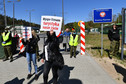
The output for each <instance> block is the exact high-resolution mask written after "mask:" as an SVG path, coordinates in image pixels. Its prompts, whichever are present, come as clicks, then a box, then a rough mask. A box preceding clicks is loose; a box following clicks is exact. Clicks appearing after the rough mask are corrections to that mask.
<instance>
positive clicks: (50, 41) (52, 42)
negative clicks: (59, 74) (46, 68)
mask: <svg viewBox="0 0 126 84" xmlns="http://www.w3.org/2000/svg"><path fill="white" fill-rule="evenodd" d="M44 46H47V53H48V62H51V63H52V64H53V65H55V66H57V67H59V69H62V68H63V66H64V59H63V56H62V54H61V53H60V51H59V40H58V38H57V37H56V34H55V33H53V35H52V36H50V33H49V32H47V40H46V42H45V45H44ZM42 58H43V59H45V47H44V50H43V54H42ZM46 61H47V60H46Z"/></svg>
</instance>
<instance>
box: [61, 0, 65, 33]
mask: <svg viewBox="0 0 126 84" xmlns="http://www.w3.org/2000/svg"><path fill="white" fill-rule="evenodd" d="M62 18H63V19H62V20H63V22H62V28H63V32H64V31H65V30H64V3H63V0H62Z"/></svg>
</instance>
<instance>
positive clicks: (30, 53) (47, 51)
mask: <svg viewBox="0 0 126 84" xmlns="http://www.w3.org/2000/svg"><path fill="white" fill-rule="evenodd" d="M31 33H32V38H29V37H27V38H23V37H22V35H18V34H17V32H15V35H14V37H18V39H17V41H18V42H17V44H16V46H17V47H20V52H19V55H21V56H22V55H23V56H25V57H26V60H27V66H28V75H27V79H30V78H31V76H32V73H31V70H32V65H31V64H32V63H31V62H33V66H34V70H35V80H38V70H37V68H38V66H37V61H38V62H39V61H40V59H41V62H43V63H44V72H43V80H44V84H47V83H48V74H49V71H50V69H51V68H52V73H53V84H57V80H58V70H62V69H63V66H64V59H63V56H62V54H61V53H60V48H59V45H60V43H61V42H59V41H60V38H58V37H57V36H56V34H55V31H53V30H50V31H48V32H47V40H46V41H45V43H44V48H43V53H42V54H39V47H38V42H39V41H40V38H39V35H37V34H36V32H35V30H32V31H31ZM1 36H2V38H1V40H2V46H3V47H4V53H5V58H4V59H3V61H7V60H9V59H10V62H13V54H12V49H11V47H12V45H13V44H12V36H11V32H9V31H8V30H5V31H4V32H3V33H2V34H1ZM61 36H68V38H69V39H70V41H69V43H68V44H63V46H64V45H69V46H70V47H69V49H70V53H71V54H70V58H72V56H74V57H76V48H77V45H78V35H77V34H76V33H75V31H74V32H73V33H70V32H69V28H67V29H66V31H65V32H64V33H63V34H61ZM64 47H65V46H64ZM65 48H66V47H65ZM22 49H23V50H22ZM73 50H74V55H73Z"/></svg>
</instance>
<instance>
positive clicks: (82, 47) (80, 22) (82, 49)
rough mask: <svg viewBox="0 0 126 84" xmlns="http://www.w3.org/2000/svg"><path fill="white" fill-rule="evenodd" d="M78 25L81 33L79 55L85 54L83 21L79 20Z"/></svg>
mask: <svg viewBox="0 0 126 84" xmlns="http://www.w3.org/2000/svg"><path fill="white" fill-rule="evenodd" d="M78 26H80V35H81V55H85V22H83V21H79V22H78Z"/></svg>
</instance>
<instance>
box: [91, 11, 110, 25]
mask: <svg viewBox="0 0 126 84" xmlns="http://www.w3.org/2000/svg"><path fill="white" fill-rule="evenodd" d="M93 21H94V23H108V22H112V9H94V10H93Z"/></svg>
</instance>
